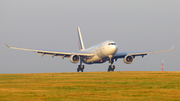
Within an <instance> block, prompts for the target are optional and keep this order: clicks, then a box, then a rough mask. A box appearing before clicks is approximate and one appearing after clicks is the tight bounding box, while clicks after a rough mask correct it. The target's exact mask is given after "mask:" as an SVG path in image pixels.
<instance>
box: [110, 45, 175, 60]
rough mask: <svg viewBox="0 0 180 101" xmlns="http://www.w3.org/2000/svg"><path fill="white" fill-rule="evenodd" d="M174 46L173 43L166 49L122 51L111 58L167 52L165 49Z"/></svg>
mask: <svg viewBox="0 0 180 101" xmlns="http://www.w3.org/2000/svg"><path fill="white" fill-rule="evenodd" d="M173 48H174V45H173V46H172V48H171V49H167V50H159V51H136V52H122V53H116V54H115V55H114V56H113V58H114V59H118V58H124V57H125V56H127V55H131V56H133V57H136V56H142V57H143V56H144V55H147V54H151V53H160V52H167V51H172V50H173Z"/></svg>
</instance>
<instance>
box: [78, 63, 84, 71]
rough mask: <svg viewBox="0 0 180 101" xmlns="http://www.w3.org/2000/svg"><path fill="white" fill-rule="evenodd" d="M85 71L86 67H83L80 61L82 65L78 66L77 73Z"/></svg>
mask: <svg viewBox="0 0 180 101" xmlns="http://www.w3.org/2000/svg"><path fill="white" fill-rule="evenodd" d="M83 70H84V65H82V61H80V65H78V68H77V72H80V71H81V72H83Z"/></svg>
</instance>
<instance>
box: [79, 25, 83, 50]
mask: <svg viewBox="0 0 180 101" xmlns="http://www.w3.org/2000/svg"><path fill="white" fill-rule="evenodd" d="M78 38H79V50H80V51H83V50H85V48H84V44H83V40H82V36H81V31H80V28H79V27H78Z"/></svg>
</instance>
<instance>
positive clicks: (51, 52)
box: [5, 43, 94, 58]
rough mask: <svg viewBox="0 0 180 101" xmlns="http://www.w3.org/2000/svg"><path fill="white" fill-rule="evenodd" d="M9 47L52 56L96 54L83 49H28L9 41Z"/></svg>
mask: <svg viewBox="0 0 180 101" xmlns="http://www.w3.org/2000/svg"><path fill="white" fill-rule="evenodd" d="M5 44H6V46H7V47H9V48H11V49H18V50H24V51H31V52H36V53H37V54H41V56H43V55H52V58H53V57H54V56H61V57H62V58H64V57H70V56H71V55H74V54H75V55H79V56H80V57H92V56H94V54H92V53H89V52H83V51H81V52H80V51H78V52H70V51H60V50H36V49H26V48H17V47H10V46H9V45H8V44H7V43H5Z"/></svg>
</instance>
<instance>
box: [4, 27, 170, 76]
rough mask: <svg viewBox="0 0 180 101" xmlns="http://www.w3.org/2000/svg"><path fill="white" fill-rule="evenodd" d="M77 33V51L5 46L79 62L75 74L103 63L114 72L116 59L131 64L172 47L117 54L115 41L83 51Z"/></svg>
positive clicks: (79, 35) (80, 37)
mask: <svg viewBox="0 0 180 101" xmlns="http://www.w3.org/2000/svg"><path fill="white" fill-rule="evenodd" d="M77 31H78V38H79V42H78V43H79V51H61V50H58V51H57V50H35V49H26V48H17V47H10V46H9V45H8V44H7V43H5V44H6V46H7V47H9V48H11V49H18V50H24V51H32V52H36V53H37V54H41V56H44V55H51V56H52V58H53V57H54V56H60V57H62V59H64V58H65V57H66V58H70V61H71V62H72V63H78V62H80V65H78V68H77V72H83V71H84V67H85V66H84V65H82V63H84V64H98V63H104V62H106V61H109V63H110V65H109V67H108V69H107V71H108V72H110V71H114V70H115V65H113V63H114V61H117V59H120V58H123V61H124V63H126V64H130V63H132V62H133V60H134V59H135V57H136V56H142V58H143V57H144V56H145V55H147V54H150V53H159V52H166V51H172V50H173V47H174V45H173V46H172V48H171V49H167V50H160V51H138V52H117V51H118V45H117V43H116V42H115V41H112V40H107V41H104V42H102V43H99V44H97V45H94V46H92V47H90V48H87V49H85V47H84V43H83V40H82V36H81V31H80V28H79V27H78V28H77Z"/></svg>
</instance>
